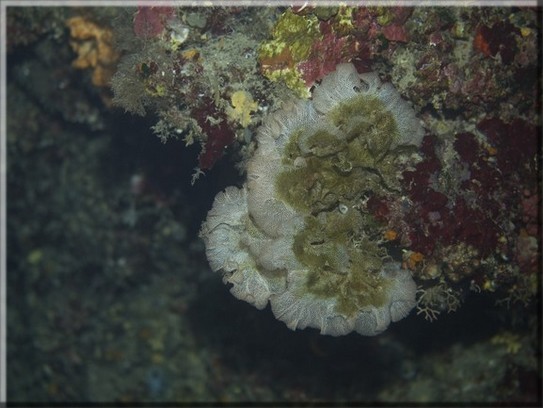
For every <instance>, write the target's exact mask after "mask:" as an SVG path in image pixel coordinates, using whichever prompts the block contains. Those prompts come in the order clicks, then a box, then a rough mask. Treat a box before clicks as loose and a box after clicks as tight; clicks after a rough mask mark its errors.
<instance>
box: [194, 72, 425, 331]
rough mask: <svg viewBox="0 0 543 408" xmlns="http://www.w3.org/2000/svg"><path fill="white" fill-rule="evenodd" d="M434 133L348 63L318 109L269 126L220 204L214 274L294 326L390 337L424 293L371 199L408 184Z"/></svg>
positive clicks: (209, 228)
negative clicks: (391, 253) (408, 170)
mask: <svg viewBox="0 0 543 408" xmlns="http://www.w3.org/2000/svg"><path fill="white" fill-rule="evenodd" d="M422 136H423V129H422V128H421V126H420V124H419V121H418V120H417V119H416V117H415V114H414V112H413V110H412V109H411V107H410V106H409V105H408V104H407V103H406V102H405V101H404V100H402V99H401V97H400V95H399V94H398V93H397V91H396V90H395V89H394V88H393V87H392V85H391V84H388V83H387V84H382V83H381V81H380V80H379V77H378V76H377V74H375V73H368V74H362V75H358V73H357V72H356V70H355V68H354V66H353V65H352V64H341V65H338V66H337V68H336V71H335V72H333V73H331V74H329V75H328V76H327V77H325V78H324V79H323V81H322V83H321V84H320V85H319V86H318V87H317V88H316V89H315V91H314V93H313V100H312V101H299V102H297V103H294V104H291V105H289V106H286V107H284V108H283V109H282V110H280V111H278V112H276V113H274V114H272V115H271V116H270V117H269V118H268V119H267V121H266V123H265V124H264V125H263V126H262V127H261V128H260V130H259V135H258V148H257V150H256V151H255V154H254V156H253V157H252V158H251V160H250V161H249V163H248V168H247V175H248V176H247V178H248V180H247V182H246V183H245V185H244V186H243V187H242V188H241V189H239V188H236V187H228V188H227V189H226V190H225V191H224V192H221V193H219V194H218V195H217V197H216V198H215V202H214V205H213V208H212V209H211V211H210V212H209V215H208V217H207V220H206V222H205V223H204V224H203V226H202V230H201V237H202V238H203V239H204V241H205V244H206V254H207V257H208V259H209V263H210V265H211V268H212V269H213V270H214V271H218V270H221V271H222V272H223V280H224V282H225V283H231V284H232V285H233V286H232V289H231V292H232V293H233V294H234V296H236V297H237V298H239V299H242V300H245V301H247V302H249V303H251V304H252V305H254V306H255V307H257V308H258V309H262V308H264V307H265V306H266V304H267V303H268V301H270V304H271V308H272V311H273V313H274V315H275V316H276V318H277V319H279V320H282V321H284V322H285V323H286V324H287V326H288V327H289V328H290V329H293V330H294V329H297V328H300V329H303V328H305V327H314V328H318V329H320V330H321V333H322V334H329V335H333V336H339V335H344V334H347V333H350V332H351V331H353V330H354V331H357V332H358V333H360V334H363V335H368V336H371V335H376V334H378V333H381V332H382V331H384V330H385V329H386V328H387V327H388V325H389V323H390V321H397V320H400V319H402V318H403V317H405V316H406V315H407V314H408V313H409V312H410V311H411V309H412V308H413V307H414V306H415V304H416V302H415V293H416V286H415V283H414V281H413V279H412V278H411V275H410V273H409V272H408V271H406V270H403V269H401V268H400V264H399V263H397V262H394V261H392V260H390V257H388V256H387V252H386V249H385V248H384V247H382V246H380V245H379V244H380V242H379V239H378V238H376V237H377V236H379V235H380V234H379V233H377V228H378V225H377V223H376V221H375V220H374V219H373V218H372V216H371V215H370V214H368V212H366V211H364V209H363V206H362V205H361V203H362V202H363V198H364V194H365V193H367V192H368V191H371V192H376V193H378V192H380V191H384V190H386V191H391V190H394V189H396V188H397V186H398V177H399V176H398V175H399V174H400V171H399V168H400V167H401V166H402V165H405V163H406V162H408V161H409V157H410V153H409V152H412V151H414V150H416V148H417V147H418V146H419V145H420V143H421V140H422Z"/></svg>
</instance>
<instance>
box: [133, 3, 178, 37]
mask: <svg viewBox="0 0 543 408" xmlns="http://www.w3.org/2000/svg"><path fill="white" fill-rule="evenodd" d="M174 17H175V8H173V7H154V6H140V7H138V11H137V12H136V15H135V16H134V34H136V37H139V38H153V37H157V36H159V35H160V34H162V32H163V31H164V28H165V23H166V21H168V20H169V19H171V18H174Z"/></svg>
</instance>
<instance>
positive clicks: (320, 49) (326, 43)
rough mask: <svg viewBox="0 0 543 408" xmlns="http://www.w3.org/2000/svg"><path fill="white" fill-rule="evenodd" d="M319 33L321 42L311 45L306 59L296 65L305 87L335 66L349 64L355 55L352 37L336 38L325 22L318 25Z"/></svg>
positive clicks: (354, 44)
mask: <svg viewBox="0 0 543 408" xmlns="http://www.w3.org/2000/svg"><path fill="white" fill-rule="evenodd" d="M320 31H321V33H322V34H323V38H322V40H321V41H316V42H315V43H313V45H312V49H311V53H310V55H309V57H308V59H307V60H306V61H303V62H301V63H300V64H299V65H298V69H299V70H300V72H301V73H302V77H303V79H304V81H305V84H306V85H307V86H312V85H313V84H314V83H315V81H318V80H320V79H322V78H323V77H324V76H326V75H327V74H329V73H330V72H333V71H335V69H336V65H337V64H339V63H342V62H349V61H350V60H351V59H352V57H353V56H354V55H356V48H357V47H356V42H355V41H354V38H353V37H352V36H344V37H340V36H338V35H337V34H336V33H334V32H333V31H332V27H331V25H330V23H328V22H325V21H322V22H321V23H320Z"/></svg>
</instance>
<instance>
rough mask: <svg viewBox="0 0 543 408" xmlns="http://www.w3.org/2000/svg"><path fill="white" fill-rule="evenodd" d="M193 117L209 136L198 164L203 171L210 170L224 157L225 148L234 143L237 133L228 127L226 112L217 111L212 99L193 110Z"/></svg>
mask: <svg viewBox="0 0 543 408" xmlns="http://www.w3.org/2000/svg"><path fill="white" fill-rule="evenodd" d="M192 116H193V117H194V118H195V119H196V121H197V122H198V125H199V126H200V127H201V128H202V132H203V133H204V134H205V135H206V136H207V139H206V142H205V144H204V146H203V149H202V151H201V152H200V155H199V156H198V164H199V167H200V169H201V170H210V169H211V168H212V167H213V166H214V165H215V163H216V162H217V160H219V159H220V158H221V157H222V156H223V154H224V151H225V148H226V147H228V146H229V145H231V144H232V143H233V142H234V140H235V133H234V131H233V130H232V128H231V127H230V126H229V125H228V122H227V118H226V115H225V114H224V112H221V111H219V110H217V107H216V106H215V104H214V103H213V101H212V100H211V99H206V100H204V101H202V103H201V104H199V105H198V107H196V108H195V109H193V110H192ZM209 118H213V121H210V120H209Z"/></svg>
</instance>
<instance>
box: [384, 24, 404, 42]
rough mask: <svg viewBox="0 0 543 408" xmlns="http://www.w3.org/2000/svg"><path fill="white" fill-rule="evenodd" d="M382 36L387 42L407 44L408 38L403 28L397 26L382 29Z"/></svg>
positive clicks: (391, 25) (392, 25)
mask: <svg viewBox="0 0 543 408" xmlns="http://www.w3.org/2000/svg"><path fill="white" fill-rule="evenodd" d="M382 32H383V35H384V36H385V38H386V39H387V40H389V41H399V42H408V41H409V36H408V34H407V30H406V29H405V27H404V26H402V25H399V24H390V25H387V26H386V27H383V30H382Z"/></svg>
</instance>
